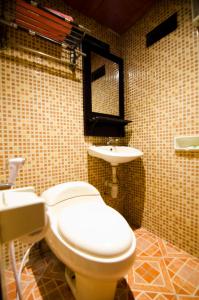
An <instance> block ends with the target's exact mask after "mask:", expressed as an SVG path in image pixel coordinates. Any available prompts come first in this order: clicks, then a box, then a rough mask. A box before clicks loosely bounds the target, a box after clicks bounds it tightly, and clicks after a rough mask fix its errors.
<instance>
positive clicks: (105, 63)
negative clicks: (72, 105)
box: [91, 52, 119, 116]
mask: <svg viewBox="0 0 199 300" xmlns="http://www.w3.org/2000/svg"><path fill="white" fill-rule="evenodd" d="M91 98H92V112H96V113H102V114H109V115H113V116H119V67H118V64H117V63H115V62H113V61H111V60H109V59H107V58H105V57H103V56H101V55H99V54H97V53H95V52H91Z"/></svg>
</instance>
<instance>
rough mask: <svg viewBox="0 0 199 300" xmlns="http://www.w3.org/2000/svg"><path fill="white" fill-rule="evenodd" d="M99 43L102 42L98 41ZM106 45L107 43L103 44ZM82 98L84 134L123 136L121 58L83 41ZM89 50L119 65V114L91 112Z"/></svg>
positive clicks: (124, 122)
mask: <svg viewBox="0 0 199 300" xmlns="http://www.w3.org/2000/svg"><path fill="white" fill-rule="evenodd" d="M95 41H96V39H95ZM99 43H102V42H100V41H99ZM105 45H107V44H105ZM82 51H83V52H84V53H85V54H86V56H85V57H83V98H84V99H83V100H84V135H86V136H87V135H88V136H120V137H122V136H124V133H125V132H124V125H126V124H127V123H128V122H129V121H125V120H124V75H123V73H124V67H123V59H122V58H120V57H118V56H116V55H114V54H112V53H110V52H109V50H108V49H107V47H102V46H101V44H99V46H98V45H97V44H96V43H92V42H89V41H88V40H85V41H83V43H82ZM91 52H94V53H97V54H99V55H101V56H103V57H105V58H107V59H109V60H111V61H113V62H115V63H117V64H118V66H119V116H113V115H109V114H103V113H97V112H92V94H91Z"/></svg>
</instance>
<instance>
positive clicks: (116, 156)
mask: <svg viewBox="0 0 199 300" xmlns="http://www.w3.org/2000/svg"><path fill="white" fill-rule="evenodd" d="M88 153H89V154H90V155H91V156H95V157H98V158H101V159H103V160H105V161H107V162H109V163H110V164H111V165H112V166H117V165H118V164H122V163H127V162H129V161H132V160H134V159H136V158H139V157H141V156H142V155H143V152H142V151H140V150H138V149H136V148H132V147H125V146H90V147H89V149H88Z"/></svg>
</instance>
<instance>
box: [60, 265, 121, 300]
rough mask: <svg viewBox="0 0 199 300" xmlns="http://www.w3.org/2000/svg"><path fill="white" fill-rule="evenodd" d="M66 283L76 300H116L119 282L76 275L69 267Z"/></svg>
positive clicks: (66, 272) (66, 271) (66, 273)
mask: <svg viewBox="0 0 199 300" xmlns="http://www.w3.org/2000/svg"><path fill="white" fill-rule="evenodd" d="M65 277H66V281H67V283H68V285H69V287H70V289H71V291H72V293H73V296H74V297H75V299H76V300H114V297H115V292H116V286H117V281H115V280H114V281H111V280H110V281H109V280H97V279H93V278H89V277H85V276H82V275H80V274H75V273H74V272H73V271H71V270H70V269H69V268H68V267H66V270H65Z"/></svg>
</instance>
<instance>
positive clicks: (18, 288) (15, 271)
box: [9, 241, 23, 300]
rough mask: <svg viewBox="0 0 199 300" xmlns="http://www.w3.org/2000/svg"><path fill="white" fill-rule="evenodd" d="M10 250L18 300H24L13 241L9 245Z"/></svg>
mask: <svg viewBox="0 0 199 300" xmlns="http://www.w3.org/2000/svg"><path fill="white" fill-rule="evenodd" d="M9 250H10V259H11V264H12V269H13V273H14V277H15V281H16V287H17V294H18V299H19V300H23V298H22V291H21V285H20V279H19V276H18V274H17V267H16V259H15V248H14V242H13V241H11V242H10V243H9Z"/></svg>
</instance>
